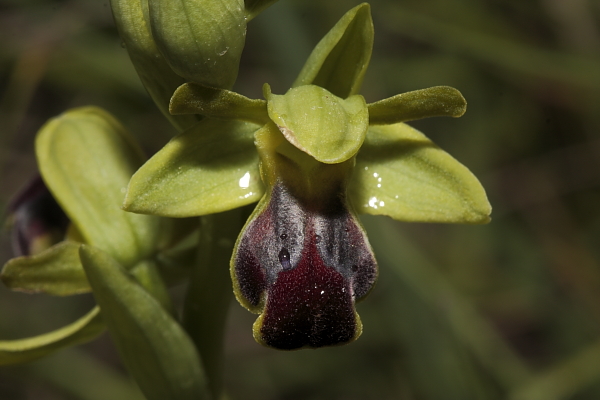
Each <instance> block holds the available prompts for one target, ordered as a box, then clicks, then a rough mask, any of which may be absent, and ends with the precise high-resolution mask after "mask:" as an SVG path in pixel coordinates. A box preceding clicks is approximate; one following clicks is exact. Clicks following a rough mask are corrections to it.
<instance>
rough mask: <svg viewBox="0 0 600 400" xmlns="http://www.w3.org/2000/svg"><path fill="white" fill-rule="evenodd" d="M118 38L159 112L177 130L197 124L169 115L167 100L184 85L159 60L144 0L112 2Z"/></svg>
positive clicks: (189, 118) (186, 117)
mask: <svg viewBox="0 0 600 400" xmlns="http://www.w3.org/2000/svg"><path fill="white" fill-rule="evenodd" d="M110 5H111V8H112V12H113V16H114V19H115V24H116V25H117V29H118V31H119V36H120V37H121V40H122V41H123V44H124V45H125V48H126V49H127V53H128V54H129V58H131V62H132V63H133V66H134V67H135V70H136V71H137V73H138V75H139V77H140V80H141V81H142V84H143V85H144V86H145V87H146V90H147V91H148V93H149V94H150V97H151V98H152V100H154V102H155V103H156V105H157V106H158V108H159V109H160V111H161V112H162V113H163V114H164V115H165V117H167V118H168V119H169V121H170V122H171V123H172V124H173V125H174V126H175V127H176V128H177V129H178V130H179V131H183V130H185V129H186V128H189V127H190V126H192V125H194V124H195V123H196V122H198V118H197V117H196V116H195V115H177V116H174V115H171V114H169V100H170V99H171V95H172V94H173V91H175V89H177V88H178V87H179V86H180V85H181V84H183V83H184V82H185V79H183V78H182V77H181V76H179V75H177V74H176V73H175V72H173V70H172V69H171V67H170V66H169V64H167V61H166V60H165V58H164V57H163V56H162V54H161V53H160V51H158V48H157V47H156V43H155V42H154V38H153V37H152V33H151V32H150V24H149V15H148V2H147V0H111V2H110Z"/></svg>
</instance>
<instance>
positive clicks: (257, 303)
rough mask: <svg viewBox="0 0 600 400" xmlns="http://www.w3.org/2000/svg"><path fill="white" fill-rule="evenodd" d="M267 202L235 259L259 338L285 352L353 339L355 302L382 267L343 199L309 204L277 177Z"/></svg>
mask: <svg viewBox="0 0 600 400" xmlns="http://www.w3.org/2000/svg"><path fill="white" fill-rule="evenodd" d="M268 202H269V203H268V205H267V206H266V207H265V208H264V210H263V211H262V212H261V213H260V214H258V215H257V216H256V217H255V218H254V220H253V221H252V222H251V223H249V224H248V226H247V227H246V229H245V231H244V232H243V233H242V237H241V239H240V242H239V244H238V249H237V253H236V255H235V256H234V278H235V280H236V284H237V287H238V291H239V293H238V295H241V296H242V297H243V298H244V299H242V300H245V301H242V302H243V303H245V304H247V305H248V306H249V308H250V309H251V310H253V311H258V312H262V315H261V316H260V317H259V319H258V320H257V322H256V324H255V327H254V331H255V338H256V339H257V340H258V341H259V342H261V343H263V344H265V345H267V346H271V347H275V348H278V349H284V350H293V349H299V348H302V347H312V348H315V347H322V346H332V345H338V344H343V343H347V342H349V341H352V340H354V339H356V338H357V337H358V336H359V335H360V333H361V330H362V326H361V323H360V320H359V318H358V314H357V313H356V311H355V308H354V303H355V301H357V300H359V299H361V298H362V297H364V296H365V295H366V294H367V293H368V292H369V290H370V289H371V288H372V286H373V284H374V282H375V279H376V277H377V265H376V262H375V258H374V256H373V254H372V251H371V248H370V246H369V244H368V242H367V238H366V236H365V234H364V233H363V231H362V229H361V228H360V227H359V225H358V223H357V221H356V220H355V218H354V216H353V215H352V214H351V213H350V212H349V211H348V208H347V207H346V205H345V199H344V196H342V195H340V196H336V198H334V199H328V201H327V202H323V204H319V205H315V204H304V203H303V202H302V201H301V200H299V199H298V198H297V197H296V196H294V195H293V194H292V193H291V192H290V190H289V189H288V188H287V187H286V186H284V184H283V183H282V182H281V181H278V182H277V183H276V184H275V185H274V186H273V188H272V192H271V195H270V198H269V200H268Z"/></svg>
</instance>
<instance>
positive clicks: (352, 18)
mask: <svg viewBox="0 0 600 400" xmlns="http://www.w3.org/2000/svg"><path fill="white" fill-rule="evenodd" d="M373 31H374V30H373V20H372V19H371V8H370V6H369V4H367V3H362V4H360V5H358V6H356V7H354V8H353V9H351V10H350V11H348V12H347V13H346V14H345V15H344V16H343V17H342V18H341V19H340V20H339V22H338V23H337V24H336V25H335V26H334V27H333V28H332V29H331V30H330V31H329V32H328V33H327V34H326V35H325V36H324V37H323V39H321V41H320V42H319V43H318V44H317V45H316V46H315V48H314V50H313V52H312V53H311V55H310V56H309V57H308V60H307V61H306V63H305V64H304V66H303V67H302V70H301V71H300V74H299V75H298V77H297V78H296V80H295V81H294V84H293V85H292V87H297V86H303V85H310V84H312V85H317V86H321V87H323V88H325V89H327V90H329V91H330V92H331V93H333V94H335V95H336V96H338V97H341V98H342V99H345V98H346V97H349V96H351V95H354V94H357V93H358V92H359V91H360V86H361V85H362V81H363V78H364V76H365V72H366V71H367V67H368V66H369V61H370V60H371V52H372V51H373Z"/></svg>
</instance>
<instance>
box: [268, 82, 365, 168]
mask: <svg viewBox="0 0 600 400" xmlns="http://www.w3.org/2000/svg"><path fill="white" fill-rule="evenodd" d="M263 92H264V96H265V98H266V99H267V110H268V112H269V117H270V118H271V120H272V121H273V122H274V123H275V124H276V125H277V126H278V127H279V130H280V131H281V133H283V135H284V136H285V138H286V139H287V140H288V141H289V142H290V143H291V144H293V145H294V146H295V147H297V148H298V149H300V150H302V151H303V152H305V153H307V154H309V155H310V156H312V157H313V158H315V159H316V160H317V161H320V162H322V163H325V164H337V163H341V162H344V161H346V160H348V159H350V158H351V157H352V156H354V155H355V154H356V153H357V152H358V149H360V146H361V145H362V143H363V141H364V140H365V135H366V133H367V129H368V125H369V115H368V111H367V105H366V103H365V99H364V98H363V97H362V96H360V95H354V96H350V97H348V98H346V99H342V98H339V97H337V96H335V95H334V94H332V93H331V92H329V91H328V90H326V89H324V88H322V87H319V86H315V85H305V86H298V87H295V88H292V89H290V90H288V92H287V93H286V94H284V95H275V94H272V93H271V88H270V87H269V85H268V84H265V86H264V87H263Z"/></svg>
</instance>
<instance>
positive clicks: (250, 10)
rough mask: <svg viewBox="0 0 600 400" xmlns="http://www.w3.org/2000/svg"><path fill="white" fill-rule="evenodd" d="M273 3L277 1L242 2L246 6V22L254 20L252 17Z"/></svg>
mask: <svg viewBox="0 0 600 400" xmlns="http://www.w3.org/2000/svg"><path fill="white" fill-rule="evenodd" d="M275 2H277V0H244V3H245V6H246V18H247V19H248V21H250V20H251V19H254V17H256V16H257V15H258V14H260V13H261V12H263V11H264V10H265V9H266V8H267V7H269V6H271V4H273V3H275Z"/></svg>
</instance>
